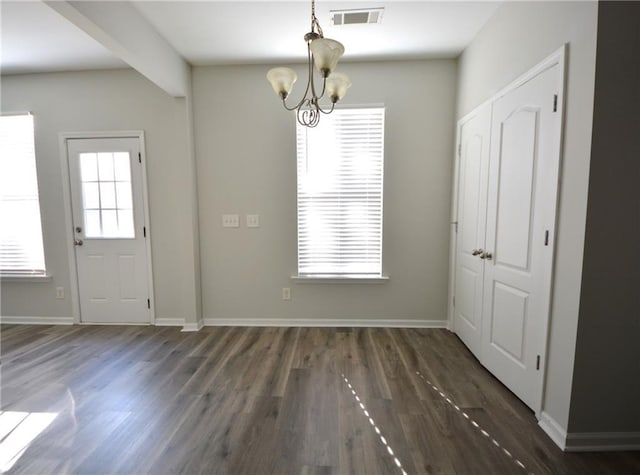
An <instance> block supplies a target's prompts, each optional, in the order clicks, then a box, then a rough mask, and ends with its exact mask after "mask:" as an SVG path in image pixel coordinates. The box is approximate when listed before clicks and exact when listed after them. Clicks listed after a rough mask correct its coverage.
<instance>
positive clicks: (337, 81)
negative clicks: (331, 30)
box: [267, 0, 351, 127]
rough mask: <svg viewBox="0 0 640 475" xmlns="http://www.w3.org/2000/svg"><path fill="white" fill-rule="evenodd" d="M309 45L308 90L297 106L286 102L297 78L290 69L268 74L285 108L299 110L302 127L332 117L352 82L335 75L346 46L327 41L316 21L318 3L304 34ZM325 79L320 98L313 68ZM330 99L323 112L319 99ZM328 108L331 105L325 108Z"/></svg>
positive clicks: (297, 113) (314, 5) (340, 75)
mask: <svg viewBox="0 0 640 475" xmlns="http://www.w3.org/2000/svg"><path fill="white" fill-rule="evenodd" d="M304 41H305V42H306V43H307V63H308V65H307V66H308V73H309V76H308V78H307V87H306V89H305V91H304V96H303V97H302V99H300V102H298V103H297V104H296V105H294V106H288V105H287V102H286V99H287V97H288V96H289V93H290V92H291V88H292V87H293V83H294V82H296V80H297V79H298V75H297V74H296V72H295V71H294V70H293V69H291V68H273V69H271V70H269V72H268V73H267V79H268V80H269V82H270V83H271V87H272V88H273V90H274V92H275V93H276V94H277V95H278V96H280V98H281V99H282V105H283V106H284V108H285V109H287V110H289V111H293V110H295V111H296V118H297V119H298V122H299V123H300V124H301V125H304V126H307V127H315V126H316V125H318V123H319V122H320V114H321V113H322V114H330V113H331V112H333V109H334V108H335V105H336V102H338V101H339V100H340V99H342V98H343V97H344V95H345V94H346V93H347V89H348V88H349V87H350V86H351V80H350V79H349V77H348V76H347V75H346V74H341V73H336V72H334V70H335V69H336V66H337V65H338V60H339V59H340V57H341V56H342V55H343V54H344V46H342V44H341V43H339V42H338V41H336V40H332V39H329V38H325V37H324V35H323V34H322V28H321V27H320V22H318V19H317V18H316V2H315V0H311V31H310V32H309V33H307V34H306V35H304ZM314 64H315V66H316V68H317V69H318V71H319V72H320V75H321V76H322V91H321V92H320V95H318V93H317V90H316V84H315V79H314V71H313V65H314ZM325 93H326V94H327V96H328V97H329V100H330V101H331V106H330V108H328V109H323V108H322V107H321V106H320V102H319V101H320V99H322V98H323V97H324V95H325ZM325 107H329V106H325Z"/></svg>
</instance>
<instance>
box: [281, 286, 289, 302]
mask: <svg viewBox="0 0 640 475" xmlns="http://www.w3.org/2000/svg"><path fill="white" fill-rule="evenodd" d="M282 300H291V289H290V288H289V287H282Z"/></svg>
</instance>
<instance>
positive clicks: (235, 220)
mask: <svg viewBox="0 0 640 475" xmlns="http://www.w3.org/2000/svg"><path fill="white" fill-rule="evenodd" d="M222 227H223V228H239V227H240V217H239V216H238V215H237V214H223V215H222Z"/></svg>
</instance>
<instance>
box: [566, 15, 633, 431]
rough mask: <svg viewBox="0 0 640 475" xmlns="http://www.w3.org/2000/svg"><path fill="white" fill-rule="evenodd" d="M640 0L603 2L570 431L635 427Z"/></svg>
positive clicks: (599, 22)
mask: <svg viewBox="0 0 640 475" xmlns="http://www.w3.org/2000/svg"><path fill="white" fill-rule="evenodd" d="M639 110H640V3H637V2H603V3H600V6H599V10H598V49H597V60H596V88H595V108H594V122H593V143H592V148H591V174H590V178H589V200H588V204H587V227H586V237H585V249H584V264H583V275H582V294H581V298H580V321H579V324H578V342H577V348H576V362H575V369H574V377H573V391H572V397H571V414H570V418H569V429H570V432H624V431H627V432H637V433H640V405H639V404H638V401H640V277H639V276H638V270H639V269H640V192H638V190H639V189H640V188H639V186H640V185H639V184H640V121H639V120H638V111H639Z"/></svg>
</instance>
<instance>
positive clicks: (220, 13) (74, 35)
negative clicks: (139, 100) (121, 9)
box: [0, 0, 500, 74]
mask: <svg viewBox="0 0 640 475" xmlns="http://www.w3.org/2000/svg"><path fill="white" fill-rule="evenodd" d="M131 3H133V4H134V6H135V7H136V8H137V10H138V11H139V12H140V13H141V14H142V16H144V17H145V18H146V20H147V21H148V22H149V23H150V24H151V25H152V26H153V27H154V28H155V29H156V30H157V31H158V32H159V33H160V34H161V35H162V36H163V37H164V38H165V39H166V40H167V41H168V42H169V43H170V44H171V45H172V46H173V48H174V49H175V50H176V51H177V52H178V53H179V54H180V55H181V56H182V57H183V58H185V59H186V60H187V61H188V62H189V63H191V64H193V65H212V64H239V63H279V62H297V61H301V60H303V59H304V58H305V55H306V48H305V46H304V40H303V36H304V34H305V33H306V32H307V31H309V29H310V2H309V1H307V0H304V1H303V0H296V1H253V2H249V1H242V0H236V1H198V2H184V1H159V2H155V1H135V2H131ZM499 4H500V2H499V1H498V2H479V1H451V0H449V1H409V2H407V1H397V0H383V1H376V0H371V1H364V0H362V1H360V0H359V1H355V2H354V1H348V2H336V1H322V0H319V1H318V4H317V6H316V15H317V17H318V19H319V21H320V24H321V26H322V29H323V30H324V35H325V36H326V37H329V38H334V39H337V40H339V41H340V42H342V43H343V44H344V45H345V49H346V53H345V56H344V58H343V61H360V60H389V59H419V58H443V57H446V58H453V57H456V56H458V55H459V54H460V52H462V50H463V49H464V48H465V47H466V46H467V45H468V44H469V43H470V42H471V40H472V39H473V37H474V36H475V35H476V33H477V32H478V31H479V30H480V29H481V28H482V26H483V25H484V24H485V23H486V21H487V20H488V19H489V17H491V15H492V14H493V13H494V11H495V10H496V8H497V7H498V6H499ZM369 7H384V13H383V17H382V22H381V24H379V25H345V26H335V27H334V26H332V25H331V22H330V15H329V11H330V10H338V9H340V10H342V9H363V8H369ZM0 21H1V23H0V27H1V29H0V33H1V37H0V39H1V50H0V67H1V68H2V73H3V74H17V73H29V72H45V71H70V70H84V69H104V68H122V67H126V64H125V63H124V62H122V61H121V60H120V59H118V58H116V57H114V56H113V55H112V54H111V53H110V52H109V51H108V50H107V49H106V48H105V47H103V46H102V45H101V44H100V43H98V42H97V41H96V40H94V39H93V38H91V37H90V36H89V35H87V34H86V33H85V32H84V31H82V30H80V29H79V28H77V27H76V26H75V25H73V24H71V23H70V22H68V21H67V20H66V19H64V18H63V17H62V16H60V15H59V14H58V13H57V12H55V11H54V10H52V9H51V8H50V7H48V6H47V5H46V4H44V3H42V2H40V1H19V2H11V1H5V0H2V1H1V2H0Z"/></svg>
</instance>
